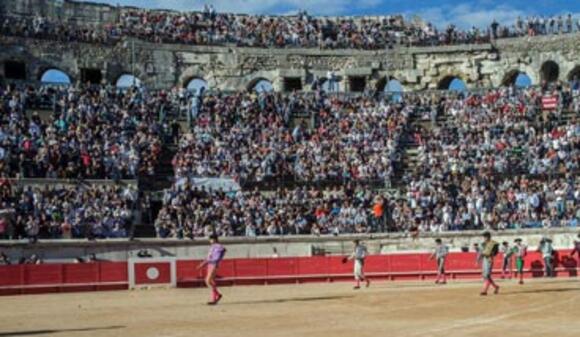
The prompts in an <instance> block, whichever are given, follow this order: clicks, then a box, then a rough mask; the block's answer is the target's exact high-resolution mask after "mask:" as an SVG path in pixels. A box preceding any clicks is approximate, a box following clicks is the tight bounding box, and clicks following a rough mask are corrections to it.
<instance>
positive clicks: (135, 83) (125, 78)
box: [115, 74, 141, 89]
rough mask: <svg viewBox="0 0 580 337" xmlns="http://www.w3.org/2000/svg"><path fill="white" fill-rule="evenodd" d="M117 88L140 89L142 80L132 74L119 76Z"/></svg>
mask: <svg viewBox="0 0 580 337" xmlns="http://www.w3.org/2000/svg"><path fill="white" fill-rule="evenodd" d="M115 85H116V86H117V88H120V89H126V88H130V87H140V86H141V80H140V79H138V78H137V77H135V76H134V75H131V74H123V75H121V76H119V78H118V79H117V82H116V84H115Z"/></svg>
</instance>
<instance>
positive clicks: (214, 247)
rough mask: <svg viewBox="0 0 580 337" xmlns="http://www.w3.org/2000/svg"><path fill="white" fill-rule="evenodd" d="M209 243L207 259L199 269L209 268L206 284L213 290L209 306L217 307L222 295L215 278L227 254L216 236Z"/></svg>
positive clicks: (210, 238) (211, 237)
mask: <svg viewBox="0 0 580 337" xmlns="http://www.w3.org/2000/svg"><path fill="white" fill-rule="evenodd" d="M209 243H210V247H209V253H208V255H207V258H206V259H205V261H203V262H202V263H201V264H200V265H199V266H198V267H197V269H201V268H203V267H205V266H207V274H206V277H205V284H206V285H207V286H208V288H211V301H209V302H207V304H208V305H216V304H218V302H219V301H220V300H221V298H222V294H221V293H220V292H219V291H218V289H217V284H216V281H215V277H216V272H217V269H218V266H219V263H220V262H221V261H222V259H223V258H224V255H225V254H226V248H225V247H224V246H222V245H221V244H220V243H219V242H218V236H217V235H216V234H212V235H211V236H210V237H209Z"/></svg>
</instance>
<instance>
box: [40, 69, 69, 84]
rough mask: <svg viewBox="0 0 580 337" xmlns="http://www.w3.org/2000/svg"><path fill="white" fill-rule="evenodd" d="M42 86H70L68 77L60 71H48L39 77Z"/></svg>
mask: <svg viewBox="0 0 580 337" xmlns="http://www.w3.org/2000/svg"><path fill="white" fill-rule="evenodd" d="M40 82H41V83H42V84H57V85H70V84H71V80H70V76H68V75H67V73H65V72H64V71H62V70H58V69H48V70H46V71H45V72H43V73H42V75H41V76H40Z"/></svg>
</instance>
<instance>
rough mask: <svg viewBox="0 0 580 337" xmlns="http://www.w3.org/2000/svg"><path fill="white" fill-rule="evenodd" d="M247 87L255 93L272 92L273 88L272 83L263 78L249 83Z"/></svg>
mask: <svg viewBox="0 0 580 337" xmlns="http://www.w3.org/2000/svg"><path fill="white" fill-rule="evenodd" d="M248 87H249V88H248V89H249V90H253V91H255V92H257V93H262V92H271V91H274V86H273V85H272V82H270V81H268V80H267V79H264V78H259V79H257V80H254V81H252V82H250V85H249V86H248Z"/></svg>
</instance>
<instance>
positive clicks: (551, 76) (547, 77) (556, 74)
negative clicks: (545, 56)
mask: <svg viewBox="0 0 580 337" xmlns="http://www.w3.org/2000/svg"><path fill="white" fill-rule="evenodd" d="M559 78H560V66H559V65H558V63H556V62H554V61H552V60H548V61H545V62H544V63H542V66H541V67H540V79H541V81H542V82H548V83H550V82H556V81H557V80H558V79H559Z"/></svg>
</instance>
